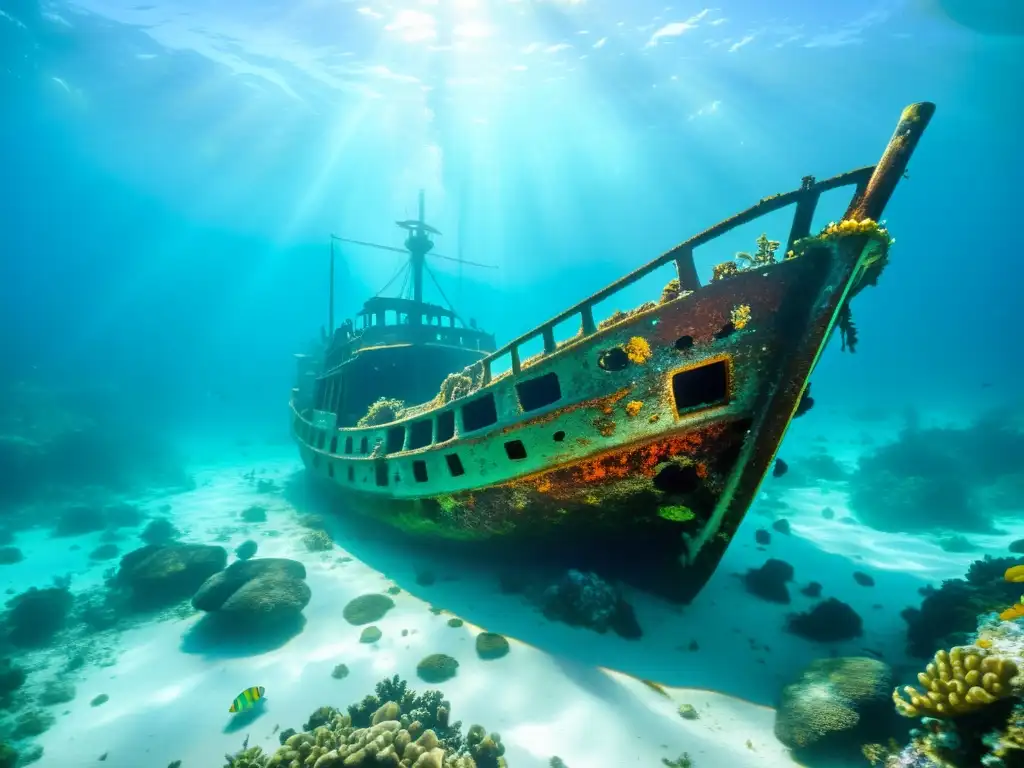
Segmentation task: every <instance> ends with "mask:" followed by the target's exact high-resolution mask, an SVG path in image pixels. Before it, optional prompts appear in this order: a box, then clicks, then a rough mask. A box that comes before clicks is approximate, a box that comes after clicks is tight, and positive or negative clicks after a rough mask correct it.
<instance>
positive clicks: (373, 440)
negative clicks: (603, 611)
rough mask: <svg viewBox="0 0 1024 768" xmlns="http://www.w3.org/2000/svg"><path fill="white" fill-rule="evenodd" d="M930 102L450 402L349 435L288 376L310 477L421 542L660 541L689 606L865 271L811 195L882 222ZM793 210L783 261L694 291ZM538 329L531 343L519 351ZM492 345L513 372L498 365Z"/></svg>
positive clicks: (850, 237)
mask: <svg viewBox="0 0 1024 768" xmlns="http://www.w3.org/2000/svg"><path fill="white" fill-rule="evenodd" d="M933 110H934V107H933V105H930V104H919V105H913V106H912V107H908V108H907V110H905V111H904V113H903V115H902V116H901V118H900V121H899V124H898V126H897V129H896V132H895V134H894V135H893V138H892V139H891V140H890V142H889V145H888V146H887V148H886V151H885V154H884V155H883V157H882V159H881V161H880V162H879V163H878V164H877V165H875V166H869V167H865V168H860V169H857V170H855V171H851V172H850V173H847V174H843V175H841V176H837V177H834V178H832V179H828V180H825V181H821V182H816V181H814V180H813V178H811V177H806V178H805V179H804V182H803V184H802V185H801V187H800V188H799V189H798V190H795V191H794V192H791V193H788V194H785V195H777V196H774V197H771V198H765V199H764V200H762V201H760V202H759V203H758V204H757V205H755V206H753V207H752V208H750V209H748V210H746V211H744V212H742V213H740V214H738V215H737V216H734V217H732V218H731V219H728V220H726V221H724V222H722V223H720V224H718V225H716V226H715V227H712V228H710V229H709V230H706V231H705V232H702V233H700V234H699V235H697V236H695V237H693V238H690V239H689V240H687V241H686V242H684V243H683V244H681V245H680V246H678V247H677V248H674V249H672V250H671V251H669V252H667V253H665V254H663V255H662V256H660V257H658V258H657V259H655V260H653V261H652V262H650V263H649V264H647V265H645V266H644V267H641V268H640V269H638V270H636V271H635V272H633V273H631V274H630V275H627V276H626V277H624V278H623V279H622V280H620V281H618V282H617V283H614V284H612V285H611V286H608V288H606V289H604V290H603V291H600V292H598V293H597V294H595V295H594V296H591V297H590V298H588V299H587V300H585V301H584V302H581V303H580V304H577V305H576V306H574V307H572V308H570V309H569V310H566V312H564V313H562V314H560V315H559V316H557V317H555V318H553V319H552V320H550V321H548V322H547V323H545V324H543V325H541V326H538V327H537V328H535V329H533V330H532V331H531V332H529V333H527V334H524V335H523V336H521V337H519V338H518V339H516V340H514V341H513V342H511V343H510V344H508V345H506V346H505V347H504V348H502V349H500V350H497V351H496V352H494V353H493V354H491V355H488V356H487V357H484V358H483V359H482V360H481V361H479V362H477V363H475V364H474V365H473V366H470V367H469V368H467V369H466V370H465V372H464V376H463V378H464V380H465V381H464V384H465V387H464V389H463V390H460V391H456V397H454V399H446V398H445V396H444V394H443V393H442V395H440V396H439V397H438V398H437V399H436V400H435V401H433V402H431V403H427V404H425V405H422V406H419V407H417V408H411V409H408V410H406V411H405V412H403V414H402V418H401V419H399V420H397V421H393V422H391V423H388V424H382V425H377V426H373V427H363V428H358V427H345V426H341V425H339V423H338V419H337V416H336V415H335V414H334V413H331V412H329V411H325V410H321V409H319V408H317V407H316V403H315V402H314V401H313V400H312V398H313V395H312V394H311V392H313V391H315V387H313V386H306V387H305V389H303V387H302V385H301V383H300V386H298V387H296V389H295V390H294V391H293V398H292V410H291V413H292V428H293V433H294V436H295V438H296V440H297V442H298V444H299V450H300V454H301V457H302V460H303V462H304V463H305V465H306V467H307V469H308V471H309V473H310V474H312V475H313V476H314V477H316V478H317V479H319V480H322V481H324V482H325V483H326V484H328V485H329V486H331V487H332V488H334V489H338V490H341V491H342V492H343V493H344V494H345V495H347V496H348V497H349V499H350V502H351V503H350V504H349V506H351V507H353V508H355V509H357V510H359V511H360V512H363V513H365V514H368V515H371V516H373V517H375V518H377V519H380V520H382V521H384V522H387V523H390V524H391V525H394V526H396V527H398V528H401V529H403V530H406V531H409V532H412V533H416V534H422V535H425V536H431V537H438V538H443V539H455V540H469V541H482V540H488V539H490V540H493V539H496V538H497V539H500V540H509V539H515V538H521V539H533V540H545V541H547V542H552V541H553V542H556V543H557V542H558V541H574V540H586V539H600V538H603V539H604V540H605V541H608V542H612V543H613V544H614V542H616V541H621V542H623V546H624V547H626V546H627V542H628V541H630V540H632V541H640V542H649V543H650V542H657V547H655V548H654V549H652V550H651V551H652V552H654V550H655V549H656V550H657V551H658V557H662V558H663V559H664V560H665V568H666V569H667V571H670V572H671V573H672V577H673V582H674V586H673V588H672V589H671V590H670V592H671V594H672V596H673V597H674V598H676V599H680V600H683V601H688V600H690V599H692V598H693V597H694V596H695V595H696V594H697V593H698V592H699V591H700V589H701V588H702V586H703V585H704V584H705V583H706V581H707V580H708V578H709V577H710V575H711V574H712V573H713V572H714V570H715V568H716V567H717V565H718V563H719V561H720V560H721V558H722V555H723V554H724V552H725V550H726V548H727V547H728V545H729V542H730V541H731V539H732V536H733V535H734V533H735V531H736V529H737V528H738V527H739V525H740V523H741V522H742V521H743V518H744V516H745V514H746V512H747V510H748V509H749V508H750V506H751V504H752V502H753V500H754V498H755V496H756V494H757V492H758V489H759V486H760V484H761V482H762V481H763V479H764V477H765V475H766V473H767V472H768V470H769V469H770V467H771V465H772V462H773V460H774V458H775V454H776V452H777V450H778V448H779V446H780V444H781V442H782V439H783V437H784V435H785V432H786V430H787V428H788V426H789V424H790V423H791V421H792V419H793V417H794V414H795V413H796V412H797V409H798V407H799V406H800V403H801V397H802V395H803V394H804V392H805V389H806V387H807V384H808V379H809V376H810V374H811V372H812V371H813V369H814V366H815V364H816V362H817V360H818V358H819V356H820V355H821V353H822V350H823V349H824V347H825V345H826V344H827V343H828V341H829V338H830V336H831V335H832V333H833V330H834V328H835V326H836V324H837V323H838V322H839V321H840V318H841V316H842V313H843V311H844V309H845V308H847V307H848V302H849V299H850V298H851V297H852V295H853V294H854V293H856V292H857V291H859V290H860V288H862V287H863V286H864V285H865V284H871V283H873V282H874V280H875V279H877V272H878V269H879V252H878V248H877V245H878V242H877V238H872V237H871V235H870V233H867V230H865V229H864V228H858V227H853V226H851V227H849V228H844V229H843V230H842V231H840V230H836V232H833V234H834V235H836V234H837V233H838V235H841V236H838V235H837V236H830V237H814V236H812V235H811V233H810V231H809V228H810V223H811V219H812V216H813V213H814V210H815V207H816V205H817V202H818V199H819V197H820V195H821V194H822V193H823V192H825V191H828V190H829V189H834V188H838V187H850V188H851V190H852V195H851V201H850V205H849V207H848V209H847V211H846V214H845V216H844V217H843V221H844V222H854V223H857V222H871V223H874V222H877V221H878V220H879V219H880V218H881V214H882V212H883V210H884V208H885V205H886V203H887V202H888V200H889V198H890V196H891V194H892V192H893V190H894V188H895V186H896V184H897V183H898V181H899V180H900V179H901V178H902V177H903V175H904V173H905V171H906V165H907V161H908V160H909V157H910V155H911V153H912V152H913V150H914V148H915V146H916V144H917V141H918V139H919V138H920V136H921V133H922V132H923V130H924V127H925V126H926V125H927V123H928V120H929V119H930V117H931V114H932V112H933ZM787 206H794V207H795V212H794V218H793V224H792V228H791V231H790V233H789V238H788V241H787V243H786V251H785V253H788V255H789V256H791V257H792V258H784V259H781V260H779V261H777V262H775V261H774V260H773V261H772V263H765V264H761V265H757V264H754V265H752V266H751V267H749V268H747V269H743V270H733V271H731V272H730V271H728V270H726V271H724V272H723V273H722V274H718V273H717V272H716V277H718V278H720V279H713V280H712V281H711V282H709V283H707V284H706V285H701V284H700V283H699V281H698V279H697V274H696V269H695V266H694V258H693V253H694V250H695V249H696V248H697V247H699V246H701V245H704V244H706V243H709V242H712V241H713V240H714V239H715V238H717V237H719V236H720V235H721V234H724V233H725V232H727V231H729V230H730V229H733V228H734V227H737V226H740V225H742V224H744V223H747V222H749V221H753V220H756V219H758V218H760V217H761V216H763V215H765V214H767V213H771V212H772V211H775V210H778V209H780V208H783V207H787ZM883 231H884V230H883ZM794 248H795V249H796V250H794ZM797 251H799V253H797ZM666 264H674V265H675V266H676V268H677V275H678V283H677V285H675V286H674V287H673V290H672V291H667V292H666V295H664V296H663V297H662V301H661V302H659V303H657V304H651V305H649V306H647V307H642V308H640V310H639V311H636V312H633V313H630V314H629V315H627V316H621V317H619V318H618V319H617V320H614V321H613V322H607V321H606V322H604V323H601V324H600V325H597V324H595V322H594V319H593V307H594V305H595V304H596V303H597V302H599V301H603V300H605V299H607V298H609V297H610V296H613V295H614V294H615V293H616V292H617V291H619V290H621V289H622V288H624V287H626V286H627V285H630V284H632V283H633V282H635V281H636V280H638V279H640V278H642V277H644V276H646V275H647V274H650V273H651V272H652V271H653V270H655V269H657V268H659V267H661V266H664V265H666ZM573 317H578V319H579V322H580V331H579V333H578V334H577V337H576V338H574V339H572V340H570V341H569V342H568V343H563V344H556V343H555V342H554V337H553V329H554V327H555V325H557V324H560V323H563V322H564V321H565V320H566V319H570V318H573ZM537 338H540V339H542V340H543V346H544V352H543V353H541V354H539V355H537V356H535V357H534V358H532V359H528V360H520V357H519V349H520V347H521V346H523V345H525V344H526V343H528V342H530V341H531V340H535V339H537ZM503 354H504V355H509V356H510V357H511V369H510V370H509V371H508V372H506V373H503V374H502V375H500V376H492V370H491V369H492V365H494V363H495V361H497V360H498V358H499V357H501V356H502V355H503ZM307 379H308V377H307ZM662 577H663V576H659V578H662Z"/></svg>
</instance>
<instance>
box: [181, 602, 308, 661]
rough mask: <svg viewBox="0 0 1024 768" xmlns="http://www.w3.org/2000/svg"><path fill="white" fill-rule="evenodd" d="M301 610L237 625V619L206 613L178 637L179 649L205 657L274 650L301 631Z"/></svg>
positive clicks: (302, 619)
mask: <svg viewBox="0 0 1024 768" xmlns="http://www.w3.org/2000/svg"><path fill="white" fill-rule="evenodd" d="M305 625H306V619H305V617H304V616H302V614H298V615H296V616H293V617H290V618H289V619H287V620H284V621H279V622H277V623H276V624H274V625H272V626H265V627H260V628H253V627H244V626H239V624H238V623H237V621H234V620H231V619H228V618H226V617H224V616H219V615H217V614H215V613H208V614H206V615H205V616H203V618H201V619H200V620H199V621H198V622H196V624H194V625H193V626H192V627H191V628H190V629H189V630H188V631H187V632H186V633H185V634H184V636H183V637H182V638H181V650H182V652H183V653H191V654H196V655H200V656H207V657H209V658H238V657H242V656H259V655H260V654H261V653H268V652H269V651H274V650H277V649H278V648H280V647H282V646H283V645H284V644H285V643H287V642H288V641H289V640H291V639H292V638H293V637H295V636H296V635H298V634H299V633H300V632H302V628H303V627H304V626H305Z"/></svg>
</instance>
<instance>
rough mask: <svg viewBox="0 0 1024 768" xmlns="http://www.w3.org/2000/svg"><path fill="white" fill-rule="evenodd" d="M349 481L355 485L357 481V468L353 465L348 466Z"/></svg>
mask: <svg viewBox="0 0 1024 768" xmlns="http://www.w3.org/2000/svg"><path fill="white" fill-rule="evenodd" d="M348 481H349V482H350V483H354V482H355V481H356V468H355V467H354V466H352V465H351V464H349V465H348Z"/></svg>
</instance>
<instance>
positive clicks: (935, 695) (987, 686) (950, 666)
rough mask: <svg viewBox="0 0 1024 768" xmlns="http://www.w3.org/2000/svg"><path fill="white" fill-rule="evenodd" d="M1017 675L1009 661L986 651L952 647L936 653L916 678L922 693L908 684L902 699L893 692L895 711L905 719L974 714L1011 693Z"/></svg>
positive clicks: (1013, 664)
mask: <svg viewBox="0 0 1024 768" xmlns="http://www.w3.org/2000/svg"><path fill="white" fill-rule="evenodd" d="M1016 675H1017V665H1016V664H1015V663H1014V662H1013V661H1012V660H1011V659H1005V658H1003V657H1001V656H997V655H994V654H990V653H989V652H988V651H985V650H983V649H981V650H972V649H969V648H960V647H957V648H953V649H952V650H950V651H948V652H947V651H939V652H938V653H936V654H935V660H934V661H933V662H931V663H930V664H929V665H928V666H927V668H926V669H925V671H924V672H920V673H918V675H917V679H918V682H920V684H921V687H922V688H923V689H924V690H923V691H920V690H918V689H917V688H914V687H913V686H910V685H907V686H904V688H903V693H904V694H906V696H907V698H908V699H909V701H908V700H907V699H904V698H903V695H901V693H900V690H899V689H898V688H897V689H896V690H894V691H893V692H892V700H893V703H894V704H895V705H896V710H897V711H898V712H899V713H900V714H901V715H904V716H905V717H919V716H922V715H929V716H931V717H957V716H959V715H964V714H967V713H968V712H973V711H975V710H977V709H980V708H981V707H984V706H986V705H988V704H991V703H992V702H994V701H997V700H999V699H1001V698H1004V697H1006V696H1009V695H1010V694H1011V688H1010V680H1011V679H1012V678H1014V677H1015V676H1016Z"/></svg>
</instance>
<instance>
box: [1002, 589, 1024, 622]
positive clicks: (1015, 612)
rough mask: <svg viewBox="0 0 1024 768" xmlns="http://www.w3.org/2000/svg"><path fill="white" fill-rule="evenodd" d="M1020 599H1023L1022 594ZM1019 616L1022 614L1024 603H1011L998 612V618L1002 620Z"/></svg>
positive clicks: (1010, 619) (1009, 619)
mask: <svg viewBox="0 0 1024 768" xmlns="http://www.w3.org/2000/svg"><path fill="white" fill-rule="evenodd" d="M1021 600H1024V595H1022V596H1021ZM1021 616H1024V603H1017V604H1016V605H1011V606H1010V607H1009V608H1007V609H1006V610H1005V611H1003V612H1002V613H1000V614H999V618H1000V619H1002V620H1003V621H1013V620H1014V619H1019V618H1020V617H1021Z"/></svg>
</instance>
